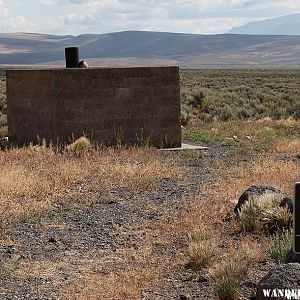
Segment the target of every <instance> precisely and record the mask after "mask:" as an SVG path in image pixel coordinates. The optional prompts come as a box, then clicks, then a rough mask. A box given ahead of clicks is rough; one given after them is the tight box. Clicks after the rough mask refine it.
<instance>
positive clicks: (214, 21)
mask: <svg viewBox="0 0 300 300" xmlns="http://www.w3.org/2000/svg"><path fill="white" fill-rule="evenodd" d="M296 12H300V0H195V1H192V0H186V1H181V0H173V1H172V0H167V1H160V0H148V1H146V0H139V1H129V0H105V1H101V0H85V1H84V0H32V1H28V0H0V32H37V33H53V34H61V35H63V34H74V35H75V34H82V33H106V32H115V31H123V30H153V31H171V32H188V33H203V34H214V33H224V32H226V31H228V30H229V29H231V28H232V27H236V26H240V25H243V24H245V23H247V22H251V21H256V20H261V19H265V18H271V17H277V16H281V15H285V14H292V13H296Z"/></svg>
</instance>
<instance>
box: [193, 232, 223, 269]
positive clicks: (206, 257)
mask: <svg viewBox="0 0 300 300" xmlns="http://www.w3.org/2000/svg"><path fill="white" fill-rule="evenodd" d="M215 235H216V234H215V233H214V232H213V231H212V230H210V229H208V228H205V227H200V228H199V229H197V230H195V231H194V232H192V233H191V234H190V235H189V240H190V243H189V247H188V257H189V261H190V264H191V265H192V266H193V267H196V268H201V267H206V266H208V265H209V264H211V262H212V260H213V258H214V257H215V256H216V255H217V254H218V252H219V249H218V242H217V240H216V238H215Z"/></svg>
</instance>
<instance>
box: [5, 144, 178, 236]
mask: <svg viewBox="0 0 300 300" xmlns="http://www.w3.org/2000/svg"><path fill="white" fill-rule="evenodd" d="M0 166H1V171H2V172H1V175H0V205H1V212H0V229H1V232H2V234H3V233H4V232H5V230H6V229H7V228H8V227H9V224H12V223H14V222H17V221H18V220H20V219H21V220H24V221H26V220H30V219H38V218H39V217H40V216H42V215H43V214H45V213H47V212H48V211H49V210H51V209H53V208H54V207H55V206H56V203H57V202H59V201H60V200H61V199H63V198H64V199H73V200H72V201H73V202H74V201H75V202H74V203H73V205H76V204H78V205H81V206H85V205H91V204H93V203H94V202H95V201H104V202H105V201H107V200H109V199H110V197H112V193H111V192H112V191H114V190H116V189H120V188H123V189H125V190H126V191H127V192H128V193H133V192H142V191H148V190H152V189H156V188H157V187H158V186H159V182H160V180H161V179H163V178H178V177H180V176H181V174H182V170H180V169H179V168H178V167H176V161H175V160H174V159H172V158H168V157H166V156H164V154H163V153H160V152H158V151H156V150H154V149H143V150H142V149H138V148H131V149H122V148H119V149H102V150H99V151H96V150H90V152H86V153H85V156H84V157H77V156H76V155H75V156H70V155H68V154H60V153H57V152H55V151H54V150H53V149H51V148H46V147H40V146H34V147H33V146H31V147H28V148H23V149H15V150H8V151H2V152H0ZM95 192H97V193H98V195H99V194H100V195H102V199H100V200H99V199H98V197H97V199H96V197H93V193H94V194H95ZM83 193H84V194H85V197H82V195H83ZM89 195H90V196H89ZM76 199H78V202H77V200H76ZM76 202H77V203H76ZM71 204H72V203H71Z"/></svg>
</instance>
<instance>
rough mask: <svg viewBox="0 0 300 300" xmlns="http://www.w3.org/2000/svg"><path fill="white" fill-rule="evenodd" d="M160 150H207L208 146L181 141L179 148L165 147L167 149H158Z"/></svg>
mask: <svg viewBox="0 0 300 300" xmlns="http://www.w3.org/2000/svg"><path fill="white" fill-rule="evenodd" d="M160 150H163V151H184V150H208V147H204V146H199V145H191V144H185V143H182V144H181V147H179V148H167V149H160Z"/></svg>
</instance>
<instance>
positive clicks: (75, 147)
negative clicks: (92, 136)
mask: <svg viewBox="0 0 300 300" xmlns="http://www.w3.org/2000/svg"><path fill="white" fill-rule="evenodd" d="M91 147H92V145H91V141H90V140H89V139H88V138H87V137H84V136H83V137H80V138H79V139H77V140H76V141H74V142H73V143H72V144H70V145H68V146H67V147H66V151H67V152H68V153H70V154H73V155H78V156H80V155H84V154H86V153H87V152H88V151H89V150H90V149H91Z"/></svg>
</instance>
